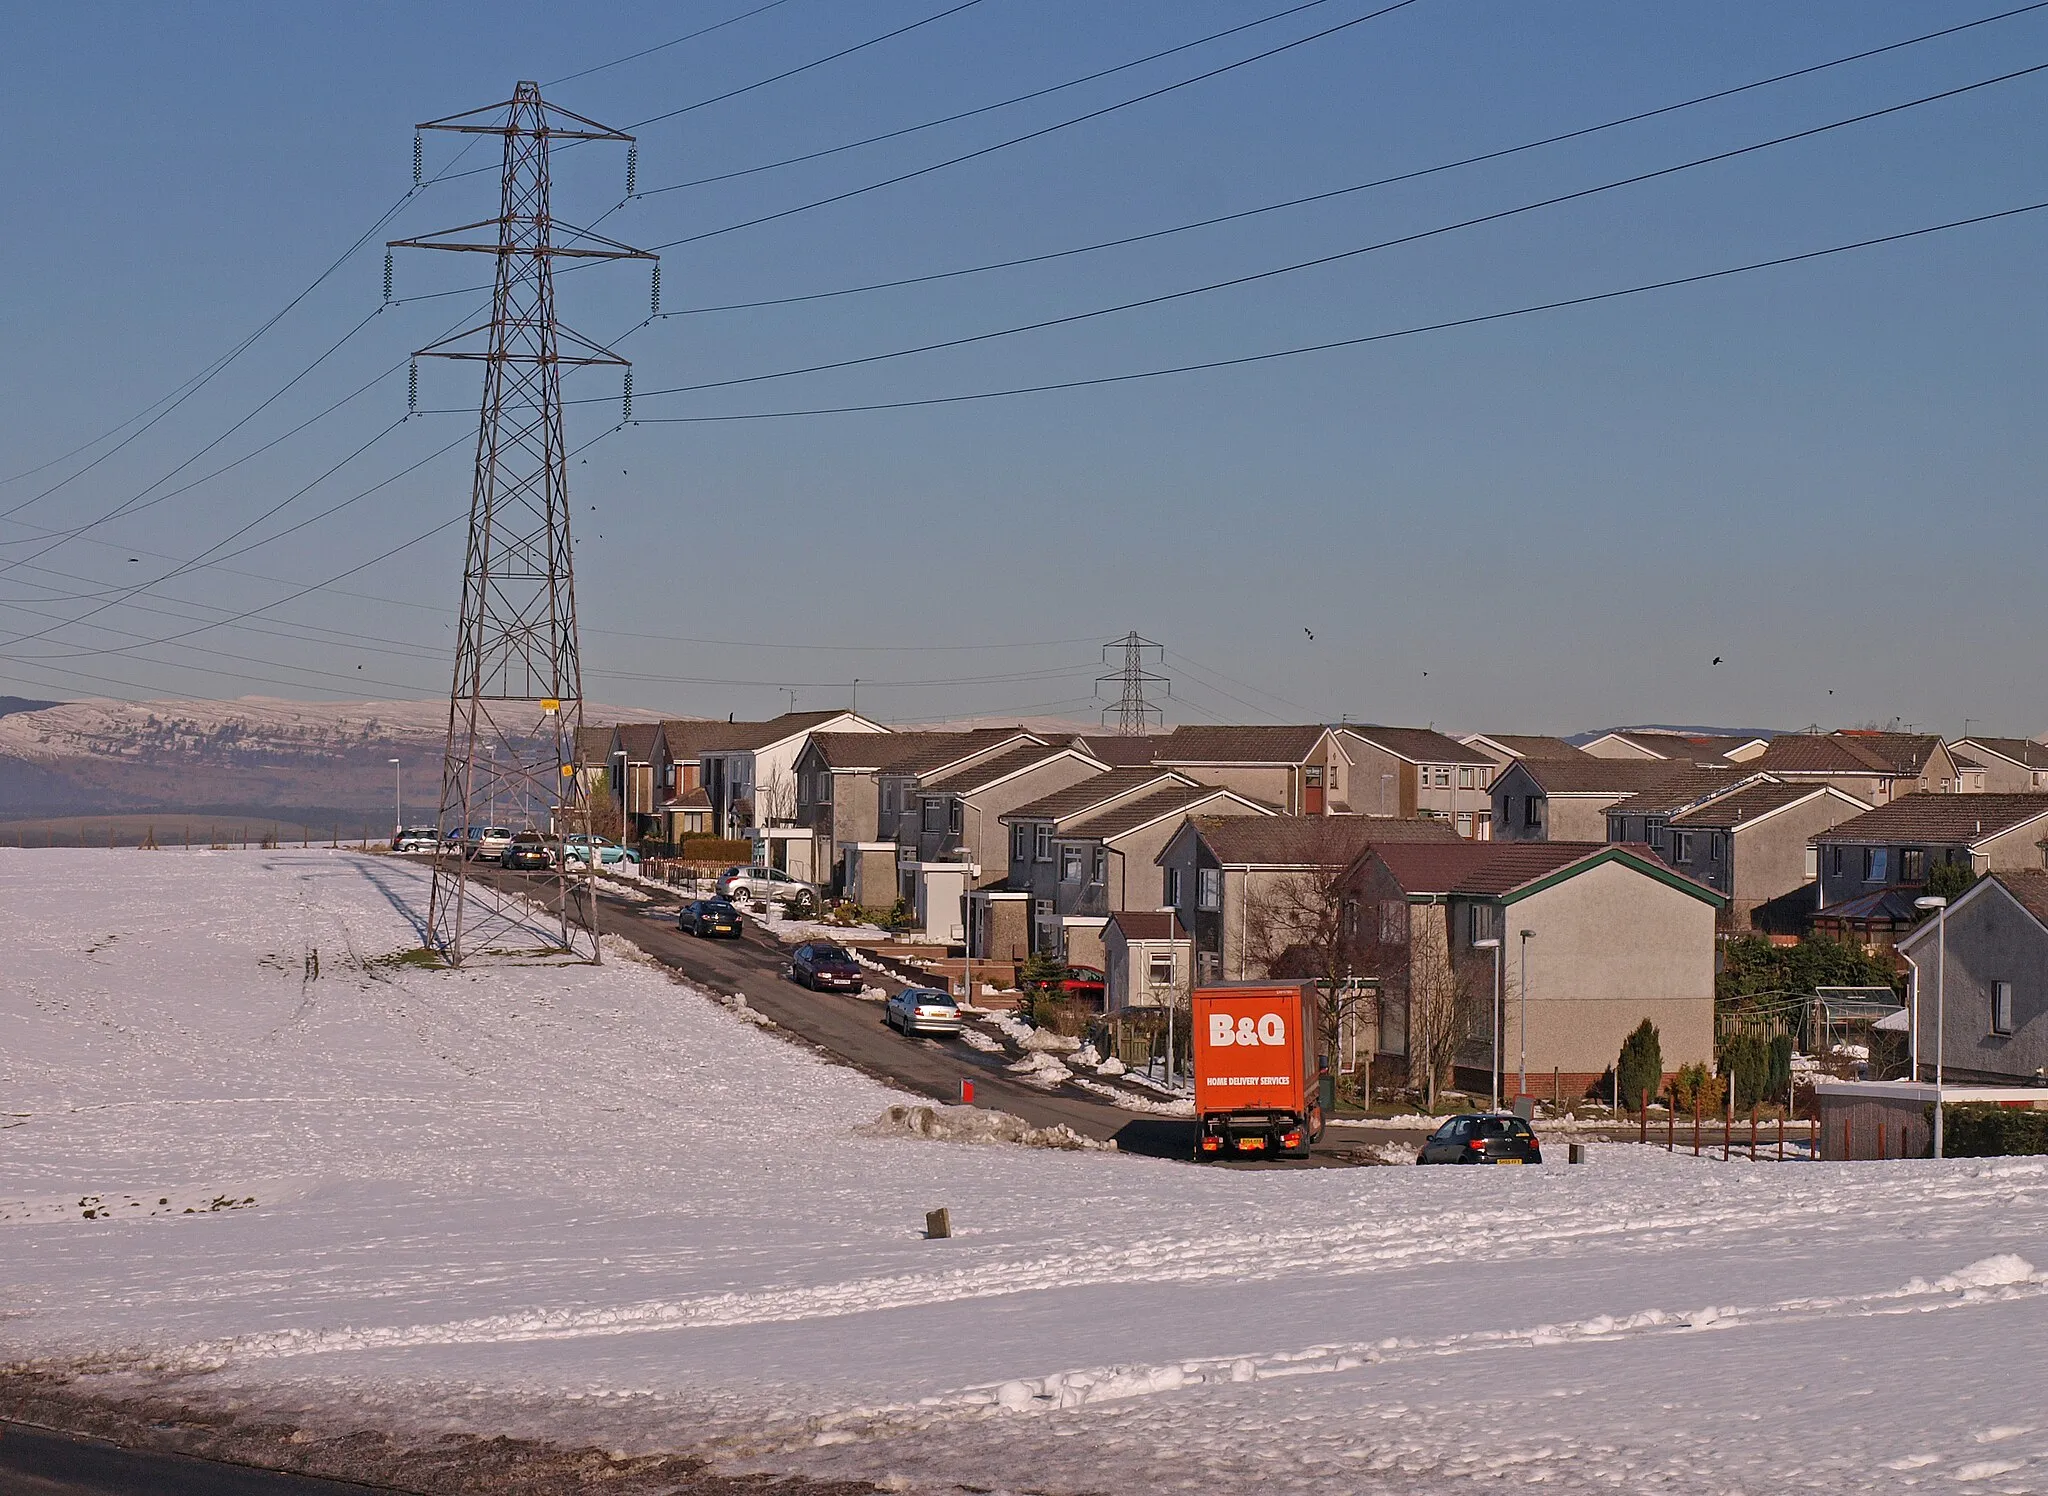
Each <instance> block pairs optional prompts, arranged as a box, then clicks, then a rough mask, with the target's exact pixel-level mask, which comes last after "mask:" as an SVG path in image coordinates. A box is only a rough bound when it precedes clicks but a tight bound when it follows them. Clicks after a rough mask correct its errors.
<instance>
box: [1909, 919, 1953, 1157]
mask: <svg viewBox="0 0 2048 1496" xmlns="http://www.w3.org/2000/svg"><path fill="white" fill-rule="evenodd" d="M1913 907H1914V908H1915V909H1932V910H1934V911H1936V913H1935V916H1934V1156H1935V1157H1936V1158H1940V1157H1941V1156H1942V1154H1941V1031H1942V1028H1943V1027H1944V1024H1943V1022H1942V1020H1943V1018H1944V1017H1945V1016H1946V1015H1945V1014H1944V1012H1943V1003H1942V998H1943V995H1944V993H1943V987H1944V984H1945V982H1946V980H1947V977H1948V900H1947V899H1945V898H1943V897H1941V895H1940V894H1928V895H1926V896H1925V897H1924V898H1918V899H1915V900H1913ZM1919 993H1920V984H1919V983H1918V982H1915V983H1914V984H1913V994H1914V999H1915V1001H1914V1003H1913V1027H1914V1029H1915V1031H1916V1032H1917V1030H1918V1029H1919V1027H1920V1003H1919V1001H1918V998H1919Z"/></svg>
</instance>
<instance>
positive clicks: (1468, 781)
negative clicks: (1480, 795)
mask: <svg viewBox="0 0 2048 1496" xmlns="http://www.w3.org/2000/svg"><path fill="white" fill-rule="evenodd" d="M1478 782H1479V781H1478V779H1477V778H1476V777H1475V776H1474V775H1473V773H1472V770H1471V769H1469V768H1467V767H1465V766H1464V765H1462V764H1461V765H1459V767H1458V788H1459V789H1461V790H1469V789H1471V788H1473V786H1475V785H1476V784H1477V783H1478Z"/></svg>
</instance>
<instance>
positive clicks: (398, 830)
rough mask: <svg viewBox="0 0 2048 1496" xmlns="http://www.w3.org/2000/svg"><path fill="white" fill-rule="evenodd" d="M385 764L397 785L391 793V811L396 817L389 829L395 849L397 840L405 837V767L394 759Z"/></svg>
mask: <svg viewBox="0 0 2048 1496" xmlns="http://www.w3.org/2000/svg"><path fill="white" fill-rule="evenodd" d="M386 762H387V763H389V764H390V765H391V769H392V773H393V774H394V775H395V776H396V777H397V783H396V784H395V785H394V786H393V787H392V791H391V797H392V809H393V810H395V811H396V812H397V816H398V819H397V821H396V822H395V823H394V824H393V826H392V828H391V844H392V845H393V846H394V847H395V846H397V845H398V838H399V837H401V836H403V835H405V765H404V764H403V763H401V762H399V761H398V760H397V759H395V758H394V759H387V760H386Z"/></svg>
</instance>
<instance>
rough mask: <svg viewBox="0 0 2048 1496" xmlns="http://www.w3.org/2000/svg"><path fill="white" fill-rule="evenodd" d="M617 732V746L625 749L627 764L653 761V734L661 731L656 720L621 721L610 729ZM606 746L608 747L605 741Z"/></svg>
mask: <svg viewBox="0 0 2048 1496" xmlns="http://www.w3.org/2000/svg"><path fill="white" fill-rule="evenodd" d="M612 731H613V732H615V733H617V734H618V738H619V747H620V748H622V749H623V750H624V751H625V754H626V762H627V763H629V764H646V763H652V762H653V761H654V735H655V734H656V733H658V732H659V731H661V725H660V724H659V723H656V722H621V723H619V725H618V726H616V727H614V728H613V729H612ZM605 746H606V748H607V749H609V748H610V746H611V745H610V744H609V743H607V744H606V745H605Z"/></svg>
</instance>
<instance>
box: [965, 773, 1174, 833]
mask: <svg viewBox="0 0 2048 1496" xmlns="http://www.w3.org/2000/svg"><path fill="white" fill-rule="evenodd" d="M1181 783H1185V781H1184V780H1183V779H1182V778H1181V776H1179V775H1177V774H1175V773H1174V772H1173V770H1171V769H1154V768H1149V767H1147V768H1142V769H1111V770H1110V771H1109V772H1108V773H1107V774H1097V775H1096V776H1095V777H1094V778H1092V779H1084V780H1082V781H1081V782H1080V783H1079V784H1070V785H1068V786H1067V787H1066V788H1065V789H1063V790H1054V791H1053V792H1052V793H1051V794H1050V795H1046V796H1044V797H1042V798H1041V799H1037V800H1033V801H1032V802H1031V803H1030V804H1029V805H1020V806H1018V807H1017V809H1015V810H1013V811H1009V812H1007V813H1006V814H1005V815H1004V816H1003V817H1002V819H1003V820H1005V821H1026V820H1035V821H1048V820H1049V821H1057V820H1059V819H1060V818H1061V817H1063V816H1073V815H1082V814H1085V813H1086V812H1088V811H1091V810H1096V809H1099V808H1100V807H1102V806H1104V805H1107V804H1109V803H1110V802H1111V801H1112V800H1115V799H1118V798H1120V797H1122V796H1124V795H1129V794H1133V793H1135V792H1136V791H1138V790H1142V789H1144V788H1146V787H1147V786H1153V785H1166V784H1181Z"/></svg>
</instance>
